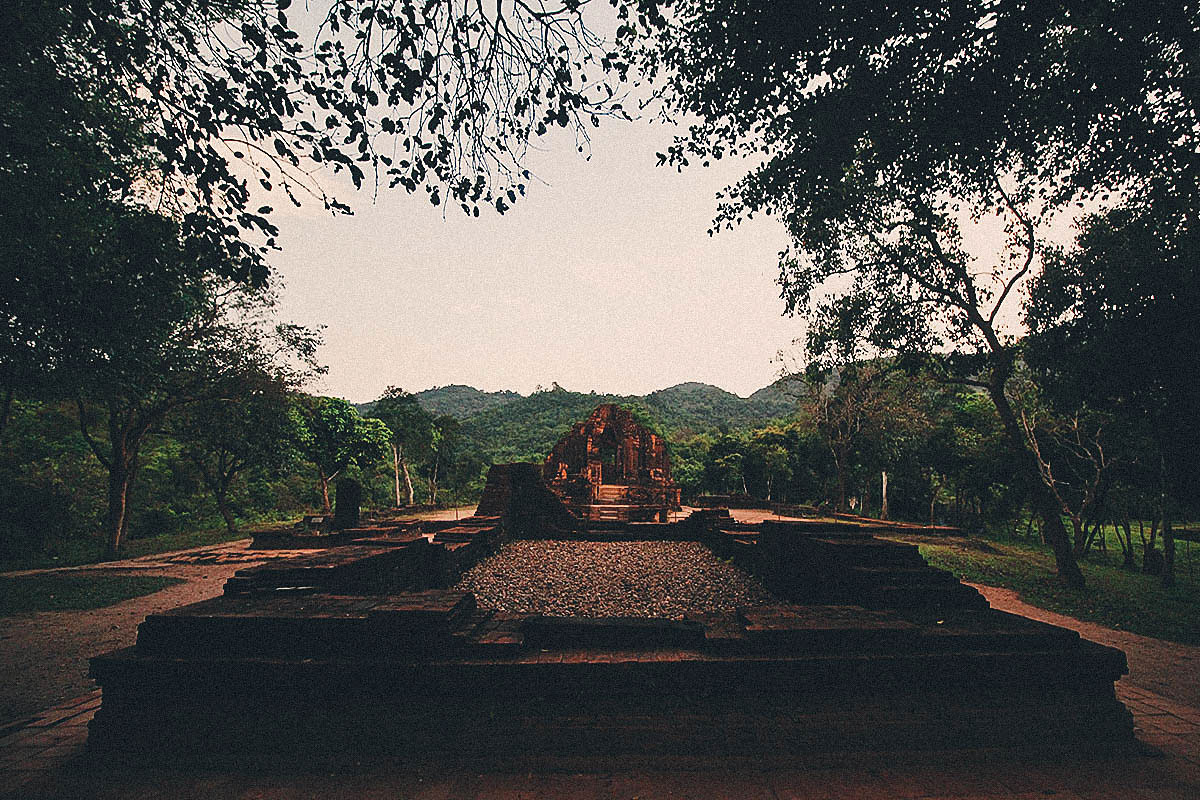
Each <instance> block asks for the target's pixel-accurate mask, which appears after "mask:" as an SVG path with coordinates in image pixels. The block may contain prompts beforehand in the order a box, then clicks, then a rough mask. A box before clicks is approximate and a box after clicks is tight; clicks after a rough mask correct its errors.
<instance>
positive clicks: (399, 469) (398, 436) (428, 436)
mask: <svg viewBox="0 0 1200 800" xmlns="http://www.w3.org/2000/svg"><path fill="white" fill-rule="evenodd" d="M370 416H371V417H373V418H375V419H379V420H381V421H382V422H383V423H384V424H385V425H387V428H388V431H390V433H391V436H390V438H389V439H388V444H389V446H390V447H391V449H392V470H393V476H394V479H395V480H394V489H395V500H396V506H397V507H399V506H400V505H401V497H400V479H401V477H403V478H404V498H403V499H404V503H403V504H404V505H412V501H413V484H412V475H411V474H410V473H409V469H408V462H409V459H410V458H412V457H414V456H418V455H419V454H421V453H426V452H429V451H430V447H431V446H432V444H433V417H432V416H431V415H430V414H429V412H428V411H426V410H425V409H424V408H422V407H421V404H420V403H419V402H418V401H417V398H416V397H414V396H413V395H411V394H409V393H408V392H406V391H404V390H403V389H399V388H397V387H395V386H389V387H388V388H387V391H386V392H384V393H383V396H382V397H380V398H379V399H378V400H376V401H375V407H374V408H373V409H371V414H370Z"/></svg>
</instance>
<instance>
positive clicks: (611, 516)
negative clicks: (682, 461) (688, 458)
mask: <svg viewBox="0 0 1200 800" xmlns="http://www.w3.org/2000/svg"><path fill="white" fill-rule="evenodd" d="M542 475H543V477H544V478H545V480H546V483H547V485H548V486H549V487H550V488H551V489H552V490H553V491H554V493H555V494H557V495H558V496H559V497H560V498H562V501H563V503H565V504H566V506H567V508H569V509H570V510H571V511H572V512H573V513H574V514H576V515H577V516H579V517H580V518H582V519H585V520H614V521H623V522H639V521H651V520H658V521H659V522H666V521H667V514H668V512H669V511H672V510H676V509H678V508H679V487H678V486H676V485H675V484H674V483H673V482H672V481H671V463H670V459H669V458H668V456H667V446H666V442H664V441H663V439H662V437H661V436H658V435H657V434H655V433H653V432H651V431H649V430H647V429H646V428H645V427H643V426H642V425H639V424H638V423H637V422H636V421H635V420H634V418H633V414H632V413H631V412H630V411H629V409H626V408H622V407H620V406H617V405H612V404H605V405H602V406H599V407H598V408H597V409H596V410H595V411H593V412H592V414H591V416H590V417H588V418H587V419H586V420H584V421H583V422H580V423H578V424H576V425H575V427H573V428H572V429H571V431H570V433H568V434H567V435H566V436H564V437H563V438H562V440H561V441H559V443H558V444H556V445H555V446H554V449H553V450H551V451H550V455H549V456H547V457H546V463H545V465H544V466H543V467H542Z"/></svg>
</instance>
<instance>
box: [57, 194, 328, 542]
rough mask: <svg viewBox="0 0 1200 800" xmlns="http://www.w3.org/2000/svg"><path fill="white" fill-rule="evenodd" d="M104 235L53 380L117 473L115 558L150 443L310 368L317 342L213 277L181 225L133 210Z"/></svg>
mask: <svg viewBox="0 0 1200 800" xmlns="http://www.w3.org/2000/svg"><path fill="white" fill-rule="evenodd" d="M102 224H104V225H107V226H111V227H110V229H109V230H107V231H105V232H104V235H103V236H102V237H100V239H99V240H98V241H99V242H100V243H101V244H102V245H103V247H104V249H103V250H102V251H100V252H98V253H97V254H95V257H94V258H92V268H91V269H90V270H83V271H81V272H80V273H79V274H77V275H76V276H75V278H74V280H72V281H71V283H70V285H69V287H67V289H66V290H64V293H63V294H62V295H61V296H60V297H58V298H57V299H56V304H57V309H58V312H57V313H59V314H61V315H62V319H63V324H64V330H65V333H64V335H63V336H62V337H61V338H60V340H59V341H57V343H56V345H55V359H54V360H53V362H52V369H51V370H50V371H49V373H48V374H47V375H46V376H45V379H44V380H45V385H46V386H47V387H48V388H47V391H52V392H54V393H56V394H58V395H60V396H65V397H68V398H71V399H73V400H74V401H75V404H76V406H77V409H78V413H79V419H78V421H79V425H80V431H81V433H82V434H83V436H84V438H85V440H86V441H87V443H88V445H89V447H90V448H91V449H92V451H93V453H94V454H95V456H96V458H97V459H98V460H99V461H100V462H101V463H102V464H103V465H104V467H105V469H106V470H107V472H108V490H107V496H108V511H107V514H106V517H105V522H104V526H103V528H104V536H105V541H106V543H107V546H108V549H109V552H110V553H111V554H115V553H116V552H117V550H118V549H119V547H120V545H121V542H122V540H123V538H124V536H125V532H126V530H127V527H128V524H129V513H128V510H129V509H128V499H129V490H130V486H131V485H132V484H133V481H134V480H135V478H136V476H137V471H138V466H139V453H140V449H141V446H142V443H143V441H144V439H145V437H146V435H147V434H148V433H150V432H151V431H152V430H154V429H155V428H156V427H157V426H159V425H161V424H162V422H163V420H164V419H165V418H166V417H167V416H168V415H169V414H170V413H172V412H173V411H175V410H177V409H179V408H181V407H183V406H186V405H189V404H191V403H195V402H199V401H202V400H206V399H209V398H215V397H220V396H222V394H223V393H224V392H226V391H228V390H229V388H230V387H231V386H235V385H237V384H239V383H241V382H243V381H244V380H246V379H247V376H251V375H260V374H263V373H277V374H285V373H291V372H292V371H293V370H298V371H306V370H308V369H311V368H313V364H312V357H313V353H314V350H315V348H316V345H317V339H316V337H315V336H314V335H312V334H311V333H310V332H308V331H307V330H304V329H302V328H297V327H295V326H282V325H275V324H274V322H273V320H272V319H271V298H270V295H267V294H264V293H262V292H257V291H252V290H249V289H247V288H246V287H245V286H242V285H231V284H229V283H227V282H225V281H222V280H220V279H217V278H214V277H213V276H212V273H211V271H210V270H208V269H207V267H206V264H205V259H206V257H207V256H208V253H207V251H206V248H205V245H204V244H197V243H195V242H191V241H188V240H185V239H181V237H180V231H179V228H178V226H177V225H176V224H175V223H174V222H173V221H171V220H168V219H166V218H164V217H160V216H157V215H153V214H148V213H144V212H142V213H138V212H134V211H126V212H125V213H122V214H118V215H115V216H114V217H113V218H112V219H109V220H105V221H103V223H102ZM68 321H69V324H68ZM97 429H100V431H101V432H100V433H99V434H98V435H97Z"/></svg>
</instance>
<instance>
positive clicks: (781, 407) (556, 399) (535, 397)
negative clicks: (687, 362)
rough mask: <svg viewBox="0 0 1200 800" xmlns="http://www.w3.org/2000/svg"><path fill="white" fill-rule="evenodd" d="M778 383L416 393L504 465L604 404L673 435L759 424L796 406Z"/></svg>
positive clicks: (535, 451)
mask: <svg viewBox="0 0 1200 800" xmlns="http://www.w3.org/2000/svg"><path fill="white" fill-rule="evenodd" d="M780 384H781V382H776V383H775V384H772V385H771V386H768V387H765V388H763V389H760V390H759V391H757V392H755V393H754V394H753V395H751V396H750V397H739V396H738V395H736V394H733V393H732V392H727V391H725V390H724V389H721V388H719V387H716V386H712V385H710V384H707V383H697V382H689V383H681V384H678V385H676V386H670V387H668V388H666V389H659V390H657V391H654V392H651V393H649V394H647V395H642V396H639V395H614V394H597V393H595V392H587V393H584V392H571V391H568V390H566V389H563V388H561V387H559V386H557V385H556V386H555V387H554V388H552V389H549V390H545V391H539V392H534V393H532V394H530V395H521V394H518V393H516V392H511V391H507V392H483V391H480V390H479V389H475V388H473V387H470V386H461V385H453V386H443V387H438V388H435V389H428V390H426V391H424V392H417V393H416V398H417V400H418V402H420V403H421V404H422V405H423V406H424V407H425V408H426V410H428V411H430V412H431V413H435V414H449V415H451V416H454V417H457V418H458V419H459V420H461V421H462V424H463V434H464V435H465V437H466V438H467V439H468V440H469V441H471V442H473V443H474V445H475V446H476V447H478V448H479V449H480V451H481V452H482V453H483V454H484V455H485V456H486V458H487V460H489V461H491V462H493V463H501V462H507V461H524V460H531V459H533V460H537V459H540V458H542V457H544V456H545V454H546V453H547V452H549V450H550V448H551V447H553V446H554V443H555V442H557V441H558V440H559V439H560V438H561V437H562V436H563V434H565V433H566V432H567V431H568V430H570V428H571V426H572V425H573V424H575V423H576V422H579V421H580V420H582V419H584V418H586V417H587V415H588V414H590V413H591V412H592V410H593V409H594V408H595V407H596V406H598V405H600V404H602V403H621V404H626V405H632V406H634V407H636V408H640V409H641V410H642V414H643V418H645V419H646V420H647V421H648V422H650V423H651V424H653V426H654V427H655V428H657V429H659V430H660V432H662V433H666V434H668V435H670V434H672V433H685V432H692V433H701V432H726V431H733V430H738V429H744V428H752V427H757V426H760V425H763V424H765V423H767V422H769V421H771V420H773V419H779V418H782V417H786V416H789V415H790V414H792V413H793V412H794V411H795V409H796V400H795V398H794V397H793V396H792V395H791V394H790V393H789V392H788V389H787V387H786V386H781V385H780Z"/></svg>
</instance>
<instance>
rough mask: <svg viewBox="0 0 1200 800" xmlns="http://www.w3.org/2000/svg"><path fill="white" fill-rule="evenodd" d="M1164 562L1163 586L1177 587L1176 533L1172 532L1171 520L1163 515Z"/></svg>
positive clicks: (1165, 587)
mask: <svg viewBox="0 0 1200 800" xmlns="http://www.w3.org/2000/svg"><path fill="white" fill-rule="evenodd" d="M1162 543H1163V562H1162V585H1163V588H1164V589H1170V588H1171V587H1172V586H1174V585H1175V531H1173V530H1171V520H1169V519H1167V516H1166V514H1165V513H1164V514H1163V526H1162Z"/></svg>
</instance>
